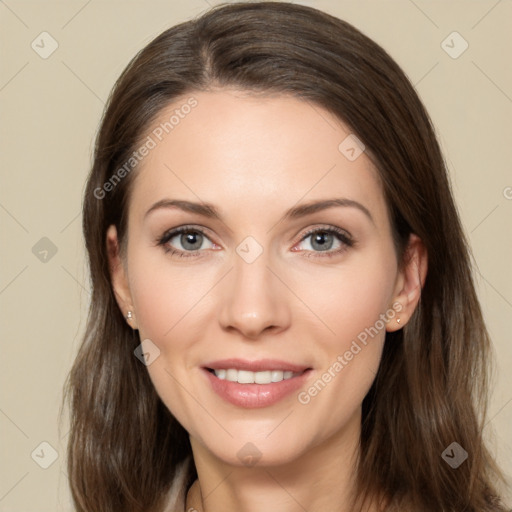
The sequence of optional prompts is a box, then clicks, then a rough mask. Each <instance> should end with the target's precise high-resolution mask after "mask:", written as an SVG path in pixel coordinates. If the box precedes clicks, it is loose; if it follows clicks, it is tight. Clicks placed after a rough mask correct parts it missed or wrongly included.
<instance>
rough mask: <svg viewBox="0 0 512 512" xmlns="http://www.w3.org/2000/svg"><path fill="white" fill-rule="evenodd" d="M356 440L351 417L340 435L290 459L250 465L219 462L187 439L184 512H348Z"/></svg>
mask: <svg viewBox="0 0 512 512" xmlns="http://www.w3.org/2000/svg"><path fill="white" fill-rule="evenodd" d="M359 436H360V415H356V417H354V418H353V419H351V421H350V424H348V425H347V426H346V428H344V429H343V431H341V432H338V433H336V434H335V435H333V436H332V437H330V438H329V439H327V440H325V441H324V442H322V443H321V444H319V445H316V446H314V447H312V448H310V449H309V450H307V451H305V452H304V453H302V454H301V455H300V456H299V457H298V458H295V459H294V460H289V461H283V463H282V464H279V465H267V466H265V465H263V464H259V463H258V464H256V465H254V466H250V467H248V466H243V465H242V466H240V465H239V466H233V465H231V464H227V463H225V462H224V461H222V460H221V459H219V458H218V457H216V456H215V455H214V454H213V453H212V452H211V451H210V450H208V449H207V448H206V447H205V446H204V445H203V444H201V443H199V442H198V441H196V440H195V439H194V438H192V437H191V440H190V441H191V445H192V451H193V455H194V462H195V465H196V469H197V474H198V480H196V481H195V482H194V484H193V485H192V487H191V488H190V490H189V493H188V495H187V505H186V511H187V512H215V511H218V510H222V511H223V512H235V511H236V512H260V511H261V510H276V509H278V510H279V511H281V512H296V511H297V510H307V511H308V512H325V510H330V511H333V512H334V511H336V512H350V511H351V508H350V497H351V495H352V492H353V490H354V485H355V471H356V463H357V457H358V453H359V451H358V450H359ZM369 510H370V512H374V511H376V510H377V509H376V508H370V509H369Z"/></svg>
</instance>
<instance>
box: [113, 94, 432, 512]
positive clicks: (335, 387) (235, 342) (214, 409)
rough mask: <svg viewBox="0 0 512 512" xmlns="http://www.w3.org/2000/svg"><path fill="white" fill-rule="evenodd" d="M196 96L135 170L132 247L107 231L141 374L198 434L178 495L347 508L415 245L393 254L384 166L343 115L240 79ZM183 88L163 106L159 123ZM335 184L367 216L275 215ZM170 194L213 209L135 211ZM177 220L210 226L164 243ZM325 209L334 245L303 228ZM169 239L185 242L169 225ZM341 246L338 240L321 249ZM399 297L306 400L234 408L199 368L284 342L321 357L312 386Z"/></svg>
mask: <svg viewBox="0 0 512 512" xmlns="http://www.w3.org/2000/svg"><path fill="white" fill-rule="evenodd" d="M193 96H194V97H195V98H196V99H197V101H198V105H197V107H196V108H194V109H193V110H192V111H191V112H190V113H189V114H188V115H187V116H186V117H185V118H184V119H182V120H180V123H179V125H177V126H176V127H175V128H174V129H173V130H172V131H171V132H170V133H169V134H168V135H167V136H166V137H165V138H164V139H163V140H162V142H160V143H159V144H158V145H157V146H156V147H155V148H154V149H152V150H151V151H150V153H149V155H148V156H147V157H146V158H145V159H144V160H143V161H142V163H141V167H140V169H139V170H138V171H137V173H138V174H137V177H136V180H135V182H134V187H133V191H132V196H131V199H130V204H129V216H128V232H127V237H128V238H127V240H128V242H127V246H126V252H125V253H124V252H123V253H122V254H121V252H120V250H119V247H120V245H119V243H118V240H117V234H116V229H115V227H114V226H111V227H110V229H109V231H108V235H107V245H108V248H109V254H110V265H111V269H112V270H111V272H112V282H113V286H114V290H115V293H116V297H117V299H118V303H119V307H120V308H121V310H122V312H123V314H124V315H126V313H127V311H132V314H133V318H131V319H130V320H128V322H129V324H130V325H131V327H133V328H134V329H138V330H139V334H140V339H141V340H145V339H150V340H151V341H152V343H154V344H155V345H156V346H157V347H158V349H159V350H160V355H159V357H157V358H156V360H155V361H154V362H153V363H152V364H150V365H149V366H148V367H147V369H148V372H149V375H150V378H151V380H152V382H153V383H154V385H155V388H156V390H157V392H158V394H159V396H160V397H161V398H162V400H163V402H164V403H165V404H166V406H167V407H168V408H169V410H170V411H171V412H172V413H173V414H174V415H175V417H176V418H177V419H178V420H179V421H180V423H181V424H182V425H183V426H184V428H185V429H186V430H187V431H188V432H189V434H190V440H191V444H192V449H193V456H194V461H195V464H196V468H197V471H198V481H196V482H195V484H194V486H193V487H192V489H191V492H190V493H189V501H188V503H187V507H194V508H195V509H196V510H204V511H205V512H215V511H218V510H223V511H226V512H234V511H237V512H256V511H261V510H280V511H282V512H297V511H303V510H308V511H309V512H320V511H325V510H333V511H334V510H337V511H338V510H339V511H348V510H349V508H348V498H349V493H350V490H351V489H352V486H353V481H354V464H355V460H356V456H357V447H358V439H359V435H360V422H361V403H362V401H363V398H364V396H365V395H366V393H367V392H368V390H369V388H370V386H371V384H372V382H373V380H374V378H375V374H376V372H377V369H378V366H379V362H380V358H381V353H382V348H383V344H384V338H385V331H393V330H396V329H400V328H402V327H403V326H404V325H405V324H406V323H407V321H408V320H409V318H410V317H411V315H412V313H413V311H414V309H415V307H416V305H417V303H418V300H419V297H420V293H421V287H422V285H423V282H424V279H425V274H426V270H427V256H426V253H425V249H424V246H423V244H422V243H421V241H420V240H419V239H418V238H417V237H416V236H414V235H411V239H410V243H409V247H408V250H407V254H406V256H407V259H406V265H405V266H403V267H399V264H398V260H397V255H396V253H395V248H394V246H393V242H392V236H391V227H390V222H389V217H388V213H387V208H386V204H385V199H384V195H383V190H382V186H381V183H380V180H379V177H378V174H377V172H376V170H375V168H374V167H373V165H372V164H371V162H370V160H369V158H368V157H367V156H366V154H365V153H362V154H361V155H360V156H359V157H358V158H357V159H356V160H354V161H349V160H348V159H347V158H346V157H345V156H344V154H342V153H341V152H340V150H339V149H338V146H339V144H340V143H341V142H342V141H343V140H344V139H345V138H346V137H347V135H348V134H349V133H350V130H349V128H348V127H347V126H346V125H344V124H343V123H342V122H341V121H339V120H338V119H337V118H336V117H334V116H333V115H332V114H331V113H329V112H328V111H326V110H324V109H322V108H320V107H318V106H314V107H313V106H312V105H311V104H309V103H307V102H303V101H301V100H298V99H294V98H292V97H288V96H273V97H265V98H262V97H258V98H256V97H254V96H251V95H249V94H247V93H246V92H243V91H237V90H232V89H229V90H228V89H223V90H217V91H212V92H197V93H194V94H193ZM187 97H188V96H187ZM185 100H186V98H185V99H183V98H180V100H179V101H176V102H174V103H173V104H172V105H169V107H168V109H165V111H163V112H162V113H161V116H160V117H159V119H157V121H156V123H155V124H156V125H157V124H159V122H163V121H165V120H168V119H169V116H170V115H171V114H172V112H173V111H174V110H175V109H176V108H179V106H180V105H182V104H183V103H184V101H185ZM330 198H348V199H351V200H353V201H357V202H358V203H360V204H361V205H363V206H364V207H365V208H366V209H367V210H368V212H369V213H370V215H371V219H370V218H369V217H368V216H367V215H366V214H365V213H364V212H363V211H361V210H360V209H358V208H355V207H351V206H343V207H334V208H329V209H325V210H322V211H319V212H316V213H313V214H311V215H308V216H305V217H301V218H296V219H288V220H283V221H281V222H280V219H281V217H282V216H283V215H284V213H285V212H286V211H287V210H288V209H289V208H292V207H294V206H297V205H298V204H304V203H308V202H310V201H314V200H320V199H330ZM162 199H186V200H190V201H197V202H200V201H204V202H208V203H212V204H214V205H215V206H216V208H217V209H218V210H219V211H220V213H221V215H222V221H219V220H216V219H210V218H205V217H203V216H201V215H199V214H197V213H190V212H184V211H181V210H179V209H176V208H159V209H156V210H154V211H152V212H151V213H149V214H148V215H145V214H146V212H147V211H148V210H149V209H150V208H151V206H152V205H153V204H154V203H156V202H158V201H160V200H162ZM182 225H192V227H195V228H203V229H204V231H205V232H206V237H204V238H203V239H202V240H203V244H202V245H201V246H200V251H199V253H196V255H195V256H191V257H188V258H180V257H179V256H173V255H171V254H169V253H167V252H165V250H164V248H163V247H162V246H160V245H158V244H157V242H156V241H157V240H158V238H159V237H161V236H162V235H163V233H165V232H166V231H167V230H169V229H171V228H175V227H178V226H182ZM331 226H333V227H338V228H340V229H342V230H344V231H345V232H347V233H349V234H350V236H351V237H352V238H353V240H355V243H354V245H353V246H352V247H349V246H346V245H345V244H343V243H342V242H340V241H339V240H338V239H337V238H336V237H333V238H332V245H330V246H329V244H330V243H331V238H327V246H328V250H327V251H322V250H321V249H319V248H318V245H314V238H315V237H314V236H309V237H307V238H304V236H305V233H306V232H307V231H308V230H309V229H312V228H318V230H319V231H321V230H322V228H323V229H325V228H328V227H331ZM248 236H251V237H253V238H254V239H255V240H256V241H257V243H258V244H259V245H260V246H261V247H262V248H263V253H262V254H261V255H260V256H259V257H257V258H256V259H255V261H253V262H252V263H247V262H246V261H245V260H244V259H243V258H242V257H240V256H239V254H238V253H237V252H236V248H237V246H238V245H239V244H240V243H241V242H242V241H243V240H244V239H245V238H246V237H248ZM198 239H199V242H198V244H200V243H201V236H200V235H198ZM181 242H184V243H185V244H186V239H185V240H183V237H182V238H181ZM170 245H172V246H173V247H174V248H175V249H178V250H180V249H181V250H182V251H186V250H187V249H186V247H185V246H184V245H182V244H181V243H180V236H179V235H178V236H175V237H174V238H173V239H172V241H169V242H168V243H167V246H170ZM187 247H190V246H187ZM338 248H344V249H343V250H342V251H341V252H340V253H338V254H335V255H333V256H332V257H328V256H326V254H327V253H328V252H331V253H334V252H335V251H336V250H337V249H338ZM251 250H253V249H251ZM189 252H191V251H190V249H189ZM308 256H309V257H308ZM394 303H395V304H396V303H399V306H400V308H401V311H400V313H398V314H396V315H393V318H390V319H388V320H387V321H386V323H385V326H384V328H383V329H381V330H380V331H379V333H378V335H376V336H374V337H373V338H372V339H371V340H370V341H369V342H368V344H367V345H366V346H362V345H361V344H360V345H361V346H362V350H361V351H360V352H359V353H357V355H355V356H354V357H353V359H352V360H351V361H349V362H348V364H346V366H344V367H343V369H342V370H341V371H339V372H338V373H336V376H335V377H334V378H332V380H331V381H330V382H329V383H328V384H327V385H326V386H325V387H324V388H323V389H322V390H321V392H320V393H318V394H317V395H316V396H314V397H313V398H312V399H311V400H310V402H309V403H307V404H302V403H300V402H299V401H298V399H297V393H292V394H291V395H289V396H287V397H285V398H284V399H283V400H281V401H279V402H278V403H276V404H274V405H272V406H269V407H263V408H257V409H244V408H241V407H237V406H235V405H233V404H230V403H228V402H226V401H224V400H223V399H222V398H221V397H219V396H218V395H217V394H216V393H215V392H214V391H213V390H212V389H211V388H210V386H209V383H208V381H207V380H206V379H205V378H204V375H203V374H202V371H201V370H200V368H201V367H202V366H203V365H204V364H205V363H207V362H208V361H213V360H216V359H223V358H228V357H239V358H244V359H249V360H257V359H261V358H277V359H282V360H285V361H290V362H293V363H298V364H304V365H307V366H309V367H312V368H313V371H312V372H311V375H310V377H309V379H308V382H307V384H306V385H305V386H304V388H302V389H303V390H304V389H306V390H307V389H308V387H310V386H311V385H312V384H313V383H314V382H315V381H317V379H318V378H319V377H320V376H321V375H322V374H323V373H324V372H325V371H326V370H327V369H328V368H329V367H332V365H333V363H335V362H336V360H337V357H338V356H339V355H343V354H344V353H345V352H346V351H347V350H348V349H349V348H350V346H351V343H352V342H353V340H355V339H357V336H358V334H359V333H361V332H362V331H364V329H365V328H369V327H371V326H374V325H375V324H376V321H377V320H378V319H379V315H380V314H383V313H385V312H386V311H389V310H390V309H391V308H392V305H393V304H394ZM395 307H396V306H395ZM398 317H399V318H400V323H397V321H396V319H397V318H398ZM248 442H250V443H252V444H253V445H254V446H256V447H257V449H258V450H259V452H260V453H261V458H260V460H259V461H258V463H257V464H256V465H253V466H248V465H246V464H244V463H243V462H242V460H240V458H239V457H238V456H237V453H238V451H239V450H240V449H241V448H242V447H243V446H244V445H245V444H246V443H248ZM373 510H376V509H373Z"/></svg>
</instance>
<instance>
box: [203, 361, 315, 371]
mask: <svg viewBox="0 0 512 512" xmlns="http://www.w3.org/2000/svg"><path fill="white" fill-rule="evenodd" d="M204 367H205V368H208V369H211V370H228V369H229V368H234V369H236V370H247V371H251V372H264V371H269V370H282V371H291V372H294V373H299V372H303V371H304V370H307V369H309V368H310V367H309V366H306V365H299V364H294V363H289V362H287V361H281V360H279V359H259V360H258V361H248V360H247V359H238V358H232V359H221V360H218V361H212V362H211V363H206V364H205V365H204Z"/></svg>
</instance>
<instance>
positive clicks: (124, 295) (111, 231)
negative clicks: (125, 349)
mask: <svg viewBox="0 0 512 512" xmlns="http://www.w3.org/2000/svg"><path fill="white" fill-rule="evenodd" d="M106 243H107V254H108V263H109V268H110V280H111V282H112V287H113V289H114V295H115V296H116V300H117V304H118V305H119V309H120V310H121V313H122V314H123V316H124V317H125V319H126V321H127V322H128V325H129V326H130V327H132V328H133V329H137V319H136V317H135V311H134V307H133V301H132V296H131V293H130V287H129V285H128V279H127V275H126V270H125V267H124V264H123V261H122V259H121V253H120V247H119V241H118V239H117V229H116V227H115V226H114V225H111V226H110V227H109V228H108V230H107V239H106ZM129 313H130V314H129ZM130 315H131V317H130Z"/></svg>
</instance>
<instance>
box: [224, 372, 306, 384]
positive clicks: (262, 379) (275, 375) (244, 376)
mask: <svg viewBox="0 0 512 512" xmlns="http://www.w3.org/2000/svg"><path fill="white" fill-rule="evenodd" d="M214 373H215V376H216V377H218V378H219V379H223V380H229V381H230V382H238V383H239V384H270V383H271V382H281V381H282V380H288V379H291V378H292V377H297V376H298V375H301V373H294V372H291V371H283V370H268V371H264V372H250V371H248V370H236V369H234V368H229V369H228V370H214Z"/></svg>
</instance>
